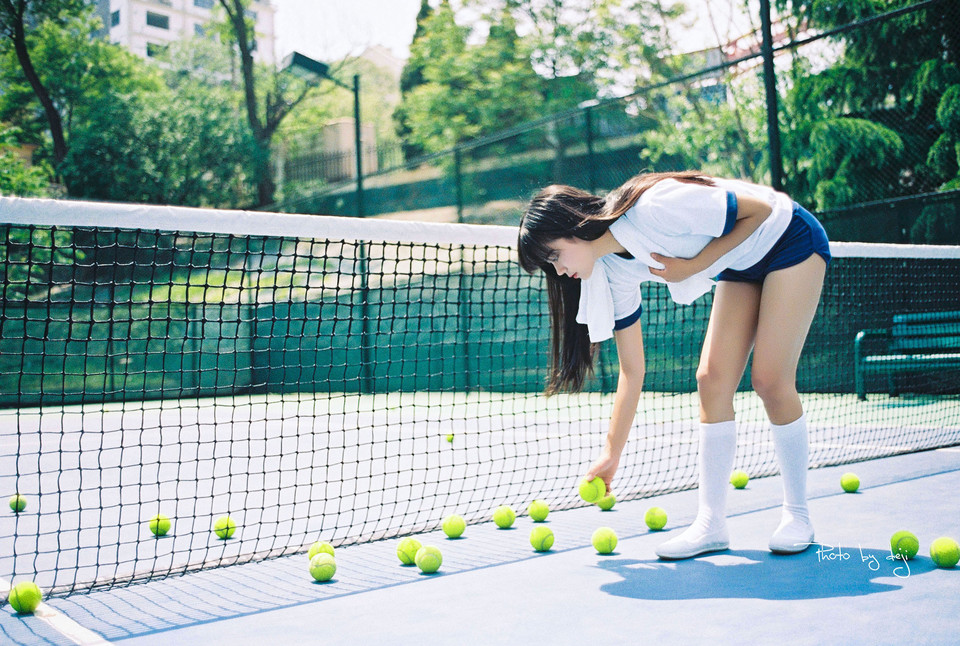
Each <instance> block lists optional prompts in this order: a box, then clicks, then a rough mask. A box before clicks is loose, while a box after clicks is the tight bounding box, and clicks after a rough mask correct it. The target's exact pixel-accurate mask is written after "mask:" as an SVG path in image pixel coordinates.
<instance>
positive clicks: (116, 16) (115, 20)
mask: <svg viewBox="0 0 960 646" xmlns="http://www.w3.org/2000/svg"><path fill="white" fill-rule="evenodd" d="M119 24H120V10H119V9H117V10H116V11H114V12H113V13H111V14H110V26H111V27H116V26H117V25H119Z"/></svg>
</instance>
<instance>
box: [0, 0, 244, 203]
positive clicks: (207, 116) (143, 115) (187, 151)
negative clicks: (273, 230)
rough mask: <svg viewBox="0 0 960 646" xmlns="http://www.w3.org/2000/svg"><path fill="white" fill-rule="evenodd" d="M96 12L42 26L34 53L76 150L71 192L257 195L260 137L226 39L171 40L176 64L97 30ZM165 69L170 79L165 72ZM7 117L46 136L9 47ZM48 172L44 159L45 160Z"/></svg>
mask: <svg viewBox="0 0 960 646" xmlns="http://www.w3.org/2000/svg"><path fill="white" fill-rule="evenodd" d="M97 27H98V22H97V21H96V20H95V19H94V18H93V16H92V15H91V14H90V13H89V12H87V11H84V12H81V13H79V14H77V15H62V16H60V17H59V19H58V20H57V21H51V20H48V21H45V22H42V23H40V24H38V25H37V26H36V27H35V28H34V29H33V30H32V31H31V34H30V36H29V45H30V49H31V55H32V60H33V62H34V66H35V67H36V69H37V71H38V74H39V75H40V78H41V81H42V82H43V84H44V86H45V87H46V88H47V89H48V91H49V93H50V95H51V97H52V98H53V99H54V101H55V103H56V105H57V107H58V109H59V110H60V113H61V116H62V119H63V123H64V130H65V134H66V137H67V143H68V151H67V155H66V157H65V158H64V161H63V163H62V164H61V165H60V166H59V168H58V169H57V170H58V172H59V175H60V177H61V178H62V180H63V183H64V184H65V185H66V187H67V191H68V193H69V195H71V196H73V197H83V198H88V199H102V200H115V201H126V202H153V203H166V204H190V205H195V206H207V205H210V206H223V207H231V206H239V205H243V204H247V203H249V201H250V200H251V195H252V191H251V189H250V188H249V187H247V186H246V184H245V181H246V178H247V177H248V176H249V174H250V168H249V166H250V161H249V160H250V158H251V156H252V154H251V138H250V135H249V129H248V128H247V126H246V124H245V122H244V118H243V115H242V113H240V111H239V106H240V100H239V98H238V96H239V95H238V93H237V92H236V90H234V89H233V88H232V87H231V86H230V84H229V83H225V82H224V80H225V79H229V78H230V64H229V58H227V57H224V56H223V55H222V54H219V53H218V52H220V51H222V46H220V45H215V46H214V45H213V44H212V43H211V42H209V41H202V40H198V41H195V42H194V41H191V42H189V43H185V44H183V45H182V46H174V47H171V48H170V55H169V57H168V58H167V59H166V60H165V61H164V64H165V66H166V68H167V70H168V71H167V72H164V71H163V68H160V67H158V66H156V65H153V64H151V63H148V62H146V61H143V60H142V59H140V58H138V57H137V56H135V55H133V54H132V53H130V52H129V51H127V50H126V49H124V48H122V47H120V46H117V45H113V44H110V43H108V42H106V41H105V40H102V39H98V38H93V37H92V34H93V33H94V32H95V30H96V28H97ZM165 77H166V78H165ZM0 88H2V89H3V91H2V92H0V118H4V119H7V120H9V121H10V122H11V123H13V124H15V125H16V126H18V127H19V128H20V129H21V133H22V134H21V135H20V137H19V138H18V139H19V141H20V142H34V143H39V144H41V146H42V147H41V150H40V155H39V156H40V157H41V158H44V157H45V158H46V159H50V156H51V155H50V149H49V144H48V140H47V138H46V136H45V134H44V128H45V124H44V121H43V120H42V118H40V117H38V115H39V114H40V111H39V109H38V105H37V102H36V98H35V96H34V95H33V92H32V90H31V89H30V87H29V86H28V85H27V84H26V81H25V79H24V78H23V73H22V70H21V69H20V67H19V64H18V62H17V60H16V58H15V57H14V56H13V54H12V52H11V51H9V48H8V49H7V50H6V51H4V52H3V55H2V57H0ZM41 170H42V167H41Z"/></svg>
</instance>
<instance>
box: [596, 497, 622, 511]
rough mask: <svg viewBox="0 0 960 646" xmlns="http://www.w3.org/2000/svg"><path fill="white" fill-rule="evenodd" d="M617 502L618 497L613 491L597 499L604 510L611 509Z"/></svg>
mask: <svg viewBox="0 0 960 646" xmlns="http://www.w3.org/2000/svg"><path fill="white" fill-rule="evenodd" d="M615 504H617V497H616V496H614V495H613V494H612V493H608V494H607V495H606V496H604V497H603V498H601V499H600V500H598V501H597V507H599V508H600V509H602V510H603V511H610V510H611V509H613V506H614V505H615Z"/></svg>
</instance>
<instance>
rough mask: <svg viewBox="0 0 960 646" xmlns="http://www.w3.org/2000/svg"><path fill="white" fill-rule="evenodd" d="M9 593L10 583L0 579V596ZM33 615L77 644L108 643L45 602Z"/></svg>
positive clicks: (5, 595)
mask: <svg viewBox="0 0 960 646" xmlns="http://www.w3.org/2000/svg"><path fill="white" fill-rule="evenodd" d="M9 593H10V583H9V582H8V581H7V580H6V579H0V596H2V597H3V598H4V599H6V598H7V595H8V594H9ZM33 616H34V617H36V618H37V619H40V620H41V621H43V622H44V623H46V624H47V625H48V626H50V627H51V628H53V629H54V630H55V631H57V632H58V633H60V634H61V635H63V636H64V637H66V638H67V639H69V640H70V641H72V642H73V643H74V644H77V645H78V646H104V645H105V644H109V643H110V642H108V641H107V640H106V639H104V638H103V637H102V636H100V635H98V634H97V633H95V632H93V631H92V630H90V629H88V628H84V627H83V626H81V625H80V624H78V623H77V622H75V621H74V620H73V619H71V618H70V617H68V616H66V615H65V614H63V613H61V612H59V611H57V610H56V609H55V608H53V607H51V606H49V605H47V604H46V603H41V604H40V605H39V606H37V609H36V610H35V611H34V612H33Z"/></svg>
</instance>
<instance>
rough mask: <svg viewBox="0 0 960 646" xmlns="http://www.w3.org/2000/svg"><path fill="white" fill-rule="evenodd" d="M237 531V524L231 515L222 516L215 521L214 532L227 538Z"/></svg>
mask: <svg viewBox="0 0 960 646" xmlns="http://www.w3.org/2000/svg"><path fill="white" fill-rule="evenodd" d="M235 531H237V524H236V523H235V522H233V519H232V518H230V517H229V516H221V517H220V518H218V519H217V520H216V521H215V522H214V523H213V533H214V534H216V535H217V536H218V537H220V538H222V539H223V540H227V539H228V538H230V537H231V536H233V533H234V532H235Z"/></svg>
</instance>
